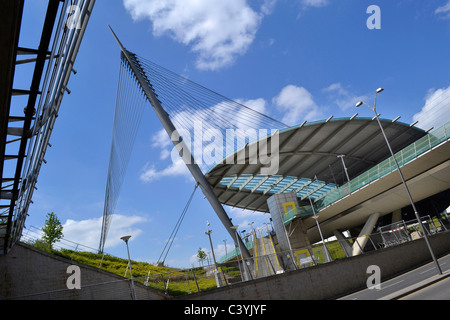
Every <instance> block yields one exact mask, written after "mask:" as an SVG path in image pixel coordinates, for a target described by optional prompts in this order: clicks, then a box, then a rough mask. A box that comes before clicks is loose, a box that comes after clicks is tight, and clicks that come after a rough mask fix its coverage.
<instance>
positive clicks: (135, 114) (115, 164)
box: [99, 59, 147, 252]
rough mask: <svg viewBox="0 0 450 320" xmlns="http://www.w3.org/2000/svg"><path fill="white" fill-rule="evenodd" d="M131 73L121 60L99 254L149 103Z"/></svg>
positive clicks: (101, 250) (102, 247) (103, 244)
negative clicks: (146, 106) (143, 115)
mask: <svg viewBox="0 0 450 320" xmlns="http://www.w3.org/2000/svg"><path fill="white" fill-rule="evenodd" d="M130 72H131V69H130V67H129V65H128V63H127V62H126V61H125V60H124V59H122V60H121V63H120V71H119V80H118V86H117V96H116V107H115V112H114V123H113V129H112V138H111V151H110V156H109V166H108V176H107V180H106V193H105V204H104V209H103V224H102V232H101V239H100V247H99V252H103V249H104V246H105V241H106V236H107V233H108V229H109V225H110V223H111V217H112V214H113V213H114V210H115V207H116V204H117V199H118V197H119V193H120V188H121V186H122V182H123V179H124V177H125V174H126V170H127V166H128V162H129V159H130V156H131V152H132V149H133V145H134V141H135V138H136V135H137V131H138V129H139V124H140V121H141V119H142V113H143V111H144V108H145V105H146V104H147V97H146V96H145V94H144V93H143V91H142V89H141V88H140V86H139V85H138V83H137V81H136V80H135V78H134V77H131V76H130Z"/></svg>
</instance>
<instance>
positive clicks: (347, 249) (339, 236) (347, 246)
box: [333, 230, 352, 257]
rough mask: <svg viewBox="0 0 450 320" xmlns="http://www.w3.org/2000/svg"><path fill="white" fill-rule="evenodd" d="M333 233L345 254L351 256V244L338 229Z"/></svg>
mask: <svg viewBox="0 0 450 320" xmlns="http://www.w3.org/2000/svg"><path fill="white" fill-rule="evenodd" d="M333 234H334V236H335V237H336V239H337V240H338V241H339V244H340V245H341V247H342V250H344V252H345V256H346V257H351V256H352V246H351V244H350V242H348V240H347V239H346V238H345V236H344V235H343V234H342V232H341V231H339V230H334V231H333Z"/></svg>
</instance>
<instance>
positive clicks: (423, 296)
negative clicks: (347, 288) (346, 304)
mask: <svg viewBox="0 0 450 320" xmlns="http://www.w3.org/2000/svg"><path fill="white" fill-rule="evenodd" d="M438 262H439V265H440V267H441V270H442V273H443V275H444V276H445V275H449V274H450V254H449V255H446V256H444V257H442V258H440V259H438ZM441 277H442V276H440V275H439V273H438V271H437V268H436V265H435V264H434V262H431V263H428V264H426V265H423V266H421V267H418V268H417V269H414V270H412V271H409V272H406V273H404V274H402V275H400V276H397V277H395V278H392V279H390V280H388V281H385V282H382V283H381V287H380V289H364V290H361V291H358V292H355V293H352V294H350V295H347V296H345V297H342V298H340V299H339V300H381V299H396V298H398V297H399V296H400V295H404V294H406V293H408V292H411V291H414V290H417V288H418V287H422V286H424V285H426V284H429V283H430V282H432V281H437V280H438V279H439V278H441ZM402 299H404V300H406V299H410V300H411V299H420V300H428V299H433V300H443V299H450V278H446V279H444V280H441V281H438V282H436V283H433V284H431V285H429V286H427V287H426V288H422V289H421V290H419V291H416V292H415V293H414V294H410V295H407V296H404V297H403V298H402Z"/></svg>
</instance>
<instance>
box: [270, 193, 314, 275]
mask: <svg viewBox="0 0 450 320" xmlns="http://www.w3.org/2000/svg"><path fill="white" fill-rule="evenodd" d="M267 204H268V206H269V211H270V216H271V217H272V222H273V228H274V230H275V233H276V235H277V239H278V245H279V247H280V250H281V251H282V252H283V255H282V256H283V259H284V265H285V268H286V269H288V270H292V269H297V261H296V257H295V253H294V251H295V250H296V249H308V250H309V251H310V249H311V244H310V242H309V239H308V236H307V234H306V228H305V227H304V225H303V221H302V220H300V219H297V220H295V221H296V222H295V226H293V228H292V230H291V229H290V228H289V226H285V225H284V215H285V214H286V213H288V212H289V211H290V210H292V209H295V208H298V207H299V206H298V201H297V195H296V193H295V192H291V193H282V194H275V195H273V196H271V197H270V198H269V199H267ZM287 253H289V256H287V255H286V254H287Z"/></svg>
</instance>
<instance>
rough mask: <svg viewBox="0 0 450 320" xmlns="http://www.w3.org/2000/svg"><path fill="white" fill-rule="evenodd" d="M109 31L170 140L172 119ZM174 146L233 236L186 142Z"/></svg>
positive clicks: (181, 139) (137, 63)
mask: <svg viewBox="0 0 450 320" xmlns="http://www.w3.org/2000/svg"><path fill="white" fill-rule="evenodd" d="M109 28H110V29H111V32H112V34H113V36H114V38H115V39H116V41H117V44H118V45H119V47H120V50H121V51H122V56H123V57H124V58H125V59H126V60H127V62H128V64H129V65H130V68H131V70H132V71H133V73H134V76H135V77H136V80H137V81H138V82H139V84H140V85H141V87H142V90H143V91H144V93H145V95H146V96H147V99H148V100H149V102H150V103H151V105H152V106H153V109H154V110H155V112H156V115H157V116H158V118H159V120H160V121H161V123H162V125H163V127H164V129H165V130H166V132H167V134H168V135H169V137H170V138H171V140H172V137H174V135H173V133H176V128H175V126H174V125H173V123H172V121H171V120H170V118H169V115H168V114H167V112H166V111H165V110H164V109H163V108H162V106H161V103H160V101H159V100H158V98H157V97H156V95H155V93H154V92H153V89H152V87H151V83H150V80H149V79H148V78H147V77H146V75H145V73H144V71H143V70H142V67H141V66H140V63H139V61H137V59H136V57H135V55H134V54H132V53H130V52H129V51H127V50H126V49H125V47H124V46H123V45H122V43H121V42H120V40H119V39H118V38H117V36H116V34H115V33H114V31H113V30H112V28H111V27H109ZM172 142H173V144H174V146H175V147H176V148H177V150H178V152H181V150H182V151H183V154H182V155H181V154H180V156H181V157H182V158H183V159H188V161H187V163H186V161H185V164H186V166H187V167H188V169H189V171H190V172H191V174H192V176H193V177H194V179H195V180H196V181H197V183H198V184H199V186H200V188H201V189H202V191H203V194H204V195H205V196H206V198H207V199H208V201H209V203H210V204H211V206H212V207H213V209H214V211H215V212H216V214H217V216H218V217H219V219H220V221H221V222H222V224H223V225H224V226H225V228H226V229H227V231H228V233H229V234H230V236H231V237H232V238H233V237H234V236H235V232H234V230H233V229H231V227H232V226H233V224H232V223H231V221H230V218H229V217H228V214H227V213H226V211H225V209H224V208H223V207H222V204H221V203H220V202H219V200H218V199H217V197H216V195H215V194H214V191H213V190H212V188H211V186H210V185H209V183H208V181H207V180H206V178H205V176H204V175H203V172H202V171H201V170H200V167H199V166H198V164H197V163H195V160H194V157H193V156H192V154H191V152H190V151H189V148H187V146H186V143H185V142H184V141H183V138H182V137H180V138H179V139H178V141H173V140H172ZM239 242H240V243H241V248H245V249H244V250H243V252H242V254H243V255H244V256H245V257H246V258H250V257H251V256H250V253H249V252H248V250H246V247H245V245H244V243H243V241H242V239H241V238H239Z"/></svg>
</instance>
